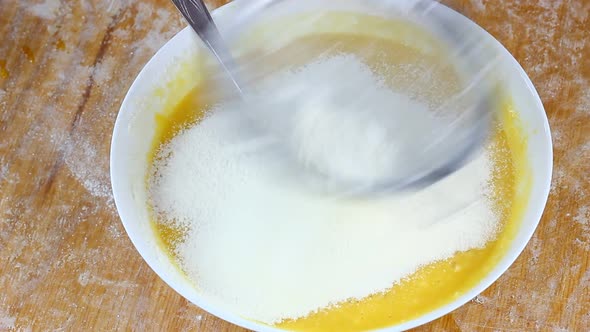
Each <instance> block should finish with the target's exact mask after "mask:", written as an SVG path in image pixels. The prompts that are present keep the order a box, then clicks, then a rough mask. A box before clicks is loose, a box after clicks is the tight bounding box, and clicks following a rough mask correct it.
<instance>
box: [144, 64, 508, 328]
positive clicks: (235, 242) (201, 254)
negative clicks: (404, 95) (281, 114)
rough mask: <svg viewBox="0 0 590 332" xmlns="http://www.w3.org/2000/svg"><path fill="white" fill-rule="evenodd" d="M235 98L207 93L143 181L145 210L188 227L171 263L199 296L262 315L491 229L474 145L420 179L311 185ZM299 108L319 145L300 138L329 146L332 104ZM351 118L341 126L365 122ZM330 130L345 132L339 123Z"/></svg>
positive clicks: (387, 282)
mask: <svg viewBox="0 0 590 332" xmlns="http://www.w3.org/2000/svg"><path fill="white" fill-rule="evenodd" d="M334 61H342V58H335V59H334ZM346 61H349V60H346ZM329 62H330V59H328V60H322V62H320V63H316V64H313V65H311V66H308V67H304V68H302V69H300V71H299V72H290V73H284V74H282V75H287V76H283V77H282V78H280V77H276V78H272V79H271V82H273V84H274V87H275V89H276V91H279V92H281V91H282V92H287V91H288V89H286V86H281V84H280V83H281V82H282V81H284V82H287V81H288V80H286V77H287V78H288V77H289V75H303V76H305V75H307V76H308V77H313V75H314V74H313V73H306V71H308V70H320V71H321V70H324V69H327V68H328V67H329V66H330V63H329ZM352 70H357V71H360V72H359V75H365V74H366V72H365V73H362V72H363V71H364V70H365V69H363V68H362V67H356V68H353V69H352ZM348 73H350V72H348ZM359 79H361V81H362V78H359ZM373 84H377V82H374V83H373ZM383 93H384V94H385V92H383ZM278 95H279V97H276V98H282V97H280V94H278ZM390 96H393V97H395V98H397V100H402V99H399V98H398V97H399V96H396V95H395V94H391V95H390ZM342 97H343V98H344V96H342ZM393 97H392V98H393ZM268 98H269V99H270V104H267V105H271V104H272V102H273V97H268ZM384 98H385V97H384ZM344 99H346V98H344ZM275 101H276V100H275ZM277 102H282V101H281V100H278V101H277ZM382 102H384V101H383V100H382ZM403 102H404V103H406V105H412V104H411V103H412V102H410V101H407V100H403ZM317 105H321V106H322V107H317ZM336 105H339V104H336ZM244 107H247V105H246V104H241V103H231V104H230V103H228V104H222V105H218V107H217V108H216V109H215V110H213V111H212V112H211V113H210V114H209V115H208V116H207V117H206V118H205V119H204V120H203V121H201V122H199V123H198V124H196V125H194V126H193V127H191V128H188V129H186V130H184V131H183V132H181V133H179V134H178V135H177V136H176V137H175V138H174V139H172V141H171V142H170V143H168V144H166V145H165V146H164V147H163V148H162V149H161V151H160V153H159V158H158V159H157V161H156V165H155V171H154V174H153V176H152V178H151V182H150V194H151V199H152V203H153V206H154V209H155V211H156V212H157V213H158V214H159V215H161V216H164V218H166V219H168V220H172V221H174V222H176V223H178V224H179V225H182V226H186V229H188V231H187V234H186V236H185V237H184V238H183V240H182V241H181V243H179V244H178V246H177V248H176V250H177V256H178V257H179V260H180V264H181V266H182V268H183V270H184V271H185V272H186V273H187V275H188V276H189V278H190V279H191V280H192V281H193V282H194V283H195V285H196V287H198V288H199V289H200V291H201V292H202V293H203V294H204V295H205V296H207V297H208V298H209V299H210V300H212V301H216V302H217V303H219V304H220V305H223V306H225V307H227V308H228V309H230V310H232V311H234V312H235V313H237V314H239V315H241V316H244V317H247V318H250V319H253V320H257V321H261V322H265V323H270V324H272V323H278V322H280V321H282V320H284V319H288V318H300V317H303V316H306V315H308V314H309V313H311V312H314V311H316V310H320V309H322V308H326V307H329V306H332V305H337V304H338V303H340V302H342V301H346V300H350V299H362V298H364V297H366V296H368V295H371V294H374V293H379V292H383V291H386V290H387V289H389V288H390V287H391V286H392V285H393V284H395V283H396V282H398V281H399V280H401V279H402V278H404V277H407V276H410V275H411V274H412V273H413V272H415V271H416V270H417V269H418V268H419V267H421V266H424V265H426V264H429V263H432V262H435V261H437V260H442V259H446V258H449V257H451V256H453V255H454V254H455V253H457V252H460V251H466V250H469V249H472V248H479V247H482V246H484V245H485V244H486V242H487V241H488V240H490V239H491V238H492V237H493V236H494V235H495V232H496V230H497V229H496V228H497V223H498V217H497V216H496V215H495V214H494V213H493V211H492V207H491V203H490V202H489V201H488V199H487V195H488V184H487V183H488V179H489V177H490V164H491V162H490V159H489V156H488V155H487V154H486V153H483V154H481V155H480V156H479V157H478V158H476V159H475V160H473V161H472V162H471V163H470V164H468V165H467V166H466V167H464V168H463V169H461V170H460V171H458V172H456V173H455V174H452V175H451V176H449V177H447V178H445V179H444V180H442V181H440V182H438V183H436V184H434V185H432V186H430V187H428V188H427V189H425V190H422V191H418V192H414V193H405V194H403V195H398V196H392V197H384V198H380V199H372V200H361V199H344V198H337V197H332V196H327V195H318V194H316V193H314V192H310V191H309V188H308V187H307V186H306V185H303V184H302V183H301V181H300V180H299V179H298V177H297V176H296V175H295V174H291V173H290V172H291V170H290V169H289V168H286V167H284V165H283V164H282V163H280V162H276V158H275V157H276V156H275V155H274V154H273V153H267V152H266V151H267V150H265V149H260V146H261V145H265V144H266V143H267V142H266V141H265V140H260V138H259V137H258V136H256V135H254V134H253V133H252V132H251V130H250V129H248V128H245V127H244V126H243V119H242V118H241V117H242V115H243V114H244V112H246V111H249V109H244ZM264 107H266V106H264ZM264 107H263V108H264ZM309 109H311V110H312V111H313V114H317V116H314V118H313V120H314V121H297V122H296V125H297V126H300V128H299V129H300V130H301V133H309V132H310V131H311V132H312V133H313V134H312V135H310V136H313V143H315V145H319V148H318V147H315V146H313V145H314V144H311V141H310V145H302V147H303V149H307V148H306V147H309V148H310V149H312V150H314V153H320V155H321V153H324V152H325V153H327V154H333V153H334V151H330V150H328V151H326V149H328V147H329V148H330V149H338V145H337V144H335V143H336V141H331V139H332V138H333V137H335V136H332V135H333V133H331V132H330V131H329V130H328V129H327V128H330V122H332V121H334V119H333V114H332V115H330V114H329V113H330V112H336V111H337V110H336V109H334V108H330V103H329V102H325V101H324V102H322V103H320V104H316V105H315V106H314V107H312V108H309ZM263 111H264V109H263ZM282 111H284V110H282ZM324 112H326V113H328V115H326V116H325V114H324ZM354 123H355V122H354V121H350V122H348V123H347V127H350V128H348V129H349V130H352V131H353V132H354V131H355V130H357V131H363V130H365V129H364V128H360V129H359V128H358V127H354ZM361 124H362V122H361ZM313 126H317V127H316V128H310V127H313ZM324 128H326V129H324ZM322 133H325V134H326V135H327V136H323V135H322ZM340 135H342V136H343V137H341V138H342V140H343V141H344V142H349V141H348V140H349V139H350V137H346V135H347V131H343V132H341V133H340ZM324 137H326V139H327V141H326V144H327V145H326V146H323V144H324ZM358 139H360V140H363V139H364V138H363V137H362V136H361V137H360V138H358ZM377 141H378V140H377ZM350 144H355V142H352V141H351V142H350ZM322 151H324V152H322ZM361 152H362V151H361ZM303 153H305V151H304V152H303ZM327 162H328V163H329V162H330V161H329V160H328V161H327ZM363 162H365V163H366V162H368V161H367V160H364V161H363ZM369 162H370V160H369ZM351 167H353V166H351ZM363 167H365V168H366V166H363ZM369 167H371V165H369ZM353 168H354V167H353Z"/></svg>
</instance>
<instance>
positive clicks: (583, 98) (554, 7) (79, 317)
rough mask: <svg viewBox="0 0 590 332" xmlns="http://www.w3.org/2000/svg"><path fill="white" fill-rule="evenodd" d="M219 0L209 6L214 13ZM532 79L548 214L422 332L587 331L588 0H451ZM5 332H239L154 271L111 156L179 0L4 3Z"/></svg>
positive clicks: (0, 319) (0, 185) (0, 203)
mask: <svg viewBox="0 0 590 332" xmlns="http://www.w3.org/2000/svg"><path fill="white" fill-rule="evenodd" d="M222 2H223V1H212V2H210V5H211V6H212V7H215V6H219V5H221V4H222ZM446 2H447V3H448V4H449V5H450V6H452V7H453V8H455V9H457V10H459V11H460V12H462V13H464V14H465V15H466V16H468V17H470V18H472V19H473V20H474V21H476V22H477V23H479V24H480V25H481V26H482V27H484V28H485V29H487V30H488V31H489V32H490V33H491V34H492V35H494V36H495V37H496V38H497V39H498V40H500V41H501V42H502V43H503V44H504V45H505V46H506V47H507V48H508V49H509V50H510V51H511V52H512V54H513V55H514V56H515V57H516V58H517V59H518V60H519V62H520V63H521V64H522V66H523V67H524V69H525V70H526V71H527V72H528V73H529V75H530V77H531V79H532V81H533V82H534V84H535V86H536V87H537V89H538V91H539V93H540V95H541V98H542V99H543V102H544V104H545V107H546V110H547V114H548V115H549V118H550V123H551V127H552V130H553V136H554V144H555V171H554V179H553V183H552V189H551V194H550V197H549V203H548V205H547V208H546V210H545V214H544V216H543V219H542V221H541V224H540V225H539V228H538V229H537V232H536V233H535V236H534V238H533V239H532V241H531V242H530V243H529V245H528V246H527V248H526V250H525V252H524V253H523V254H522V255H521V256H520V257H519V259H518V260H517V261H516V263H515V264H514V265H513V266H512V267H511V268H510V269H509V271H508V272H507V273H506V274H504V275H503V276H502V277H501V278H500V280H498V281H497V282H496V283H495V284H494V285H493V286H491V287H490V288H489V289H488V290H486V291H485V292H484V293H483V294H482V295H480V296H478V297H477V298H476V299H475V300H473V301H471V302H470V303H468V304H466V305H465V306H463V307H461V308H459V309H458V310H456V311H454V312H453V313H451V314H449V315H447V316H445V317H443V318H441V319H439V320H437V321H435V322H433V323H431V324H428V325H426V326H423V327H420V328H418V329H416V331H588V330H590V291H589V289H590V265H589V257H590V184H589V181H588V175H589V174H590V38H589V34H590V31H589V30H590V28H589V27H590V14H589V13H590V1H588V0H570V1H557V0H544V1H537V0H526V1H524V0H523V1H517V0H510V1H494V0H488V1H486V0H471V1H461V0H456V1H453V0H451V1H446ZM0 14H1V15H0V36H2V39H1V42H0V252H1V255H0V331H5V330H8V331H12V330H16V331H27V330H28V331H31V330H32V331H37V330H43V331H44V330H67V331H81V330H137V331H165V330H171V331H177V330H178V331H180V330H187V331H188V330H192V331H242V329H240V328H238V327H235V326H232V325H231V324H229V323H226V322H223V321H222V320H220V319H218V318H215V317H214V316H211V315H209V314H207V313H206V312H204V311H202V310H200V309H199V308H197V307H196V306H194V305H192V304H190V303H188V302H187V301H186V300H184V299H183V298H182V297H181V296H180V295H178V294H176V293H175V292H174V291H173V290H172V289H171V288H169V287H168V286H167V285H166V284H164V283H163V282H162V281H161V280H160V279H159V278H158V277H157V276H156V275H155V274H154V273H153V272H152V271H151V270H150V269H149V267H148V266H147V265H146V264H145V263H144V262H143V260H142V259H141V257H140V256H139V254H138V253H137V252H136V250H135V249H134V247H133V246H132V244H131V242H130V241H129V240H128V238H127V236H126V235H125V232H124V229H123V227H122V225H121V222H120V220H119V218H118V216H117V213H116V210H115V207H114V203H113V198H112V195H111V190H110V181H109V173H108V172H109V169H108V162H109V145H110V137H111V132H112V128H113V124H114V122H115V118H116V115H117V111H118V108H119V106H120V104H121V101H122V99H123V97H124V95H125V92H126V90H127V89H128V88H129V86H130V84H131V82H132V80H133V78H134V77H135V76H136V75H137V73H138V72H139V71H140V69H141V68H142V66H143V65H144V64H145V62H146V61H147V60H148V59H149V58H150V57H151V56H152V55H153V54H154V53H155V51H156V50H157V49H158V48H159V47H160V46H161V45H163V44H164V43H165V42H166V41H167V40H168V39H169V38H170V37H171V36H172V35H173V34H174V33H175V32H177V31H178V30H180V29H181V28H182V27H183V26H184V22H183V21H182V19H181V18H180V15H179V14H177V12H176V11H175V10H174V8H173V6H172V5H171V3H169V1H167V0H144V1H130V0H109V1H100V0H81V1H66V0H61V1H60V0H41V1H35V0H21V1H18V0H0Z"/></svg>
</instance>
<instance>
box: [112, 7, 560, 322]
mask: <svg viewBox="0 0 590 332" xmlns="http://www.w3.org/2000/svg"><path fill="white" fill-rule="evenodd" d="M247 2H248V0H236V1H234V2H232V3H230V4H228V5H225V6H223V7H221V8H219V9H217V10H215V11H214V13H213V16H214V18H215V20H216V21H217V23H218V25H219V26H220V29H221V30H222V31H223V28H224V27H227V26H230V24H229V23H230V22H231V20H232V19H233V17H234V16H235V13H237V12H239V11H240V10H243V6H244V4H246V3H247ZM407 2H408V3H409V1H407ZM316 3H321V2H320V1H318V2H316ZM328 3H330V4H331V5H330V6H334V3H338V4H339V5H340V6H346V7H344V8H347V9H351V8H352V9H354V8H353V7H354V6H352V7H349V6H347V5H346V1H339V2H328ZM436 10H440V11H441V14H443V15H448V17H449V18H451V19H452V20H454V21H455V22H457V24H460V25H463V26H464V29H466V30H468V31H472V32H473V33H476V34H478V35H479V36H480V37H481V40H482V41H486V42H489V43H490V44H491V45H493V47H495V48H497V49H498V50H499V51H500V52H501V54H502V55H503V56H504V58H505V60H503V62H502V64H501V67H500V68H501V71H502V73H501V76H502V77H505V78H507V79H506V81H507V85H508V86H507V91H509V92H510V93H511V94H512V99H513V103H514V107H515V110H516V111H517V112H518V114H519V116H520V119H521V120H522V123H523V127H524V128H523V129H524V131H525V133H524V134H525V136H526V137H527V138H528V147H527V148H528V149H527V158H528V160H529V162H530V166H531V172H532V188H531V193H530V198H529V200H528V205H527V208H526V211H525V213H524V217H523V220H522V223H521V226H520V229H519V231H518V233H517V235H516V237H515V238H514V240H513V242H512V245H511V247H510V249H509V250H508V252H507V253H506V254H505V256H504V257H503V259H502V260H501V261H500V262H499V263H498V264H497V265H496V266H495V268H494V269H493V270H492V271H491V272H490V273H489V274H488V275H487V276H486V277H485V278H484V279H482V280H481V281H480V282H479V283H478V284H477V285H476V286H475V287H473V288H472V289H471V290H469V291H468V292H467V293H465V294H464V295H463V296H461V297H459V298H458V299H456V300H455V301H453V302H451V303H449V304H447V305H444V306H442V307H440V308H438V309H436V310H434V311H431V312H429V313H427V314H425V315H423V316H421V317H419V318H417V319H414V320H411V321H408V322H405V323H402V324H399V325H396V326H391V327H388V328H384V329H382V330H383V331H398V330H405V329H409V328H412V327H416V326H418V325H421V324H425V323H427V322H430V321H432V320H434V319H436V318H439V317H441V316H443V315H445V314H447V313H449V312H451V311H452V310H454V309H456V308H457V307H459V306H461V305H463V304H465V303H466V302H467V301H469V300H470V299H472V298H473V297H475V296H476V295H477V294H479V293H480V292H482V291H483V290H485V289H486V288H487V287H488V286H490V285H491V284H492V283H493V282H494V281H495V280H496V279H498V278H499V277H500V275H501V274H502V273H504V271H506V269H508V267H509V266H510V265H511V264H512V263H513V262H514V261H515V260H516V258H517V257H518V255H519V254H520V253H521V252H522V250H523V249H524V247H525V245H526V244H527V242H528V241H529V239H530V238H531V236H532V234H533V232H534V230H535V228H536V226H537V224H538V223H539V220H540V218H541V215H542V213H543V209H544V207H545V203H546V201H547V196H548V194H549V187H550V182H551V171H552V158H553V157H552V146H551V134H550V131H549V124H548V121H547V117H546V115H545V111H544V109H543V105H542V103H541V100H540V98H539V96H538V94H537V92H536V90H535V88H534V87H533V84H532V83H531V81H530V80H529V78H528V77H527V75H526V73H525V72H524V70H523V69H522V67H521V66H520V65H519V64H518V63H517V62H516V60H515V59H514V58H513V57H512V56H511V55H510V53H509V52H508V51H507V50H506V49H505V48H504V47H503V46H502V45H501V44H500V43H499V42H498V41H496V40H495V39H494V38H493V37H492V36H491V35H489V34H488V33H487V32H486V31H484V30H483V29H481V28H480V27H479V26H477V25H476V24H475V23H473V22H471V21H470V20H469V19H467V18H465V17H464V16H462V15H461V14H458V13H457V12H455V11H453V10H451V9H449V8H447V7H444V6H438V7H437V8H436ZM203 51H204V50H203V48H202V47H201V43H200V41H198V40H197V38H196V37H195V35H194V33H193V32H192V31H191V30H190V29H188V28H186V29H184V30H182V31H181V32H180V33H178V34H177V35H176V36H175V37H174V38H172V39H171V40H170V41H169V42H168V43H167V44H166V45H164V46H163V47H162V48H161V49H160V50H159V51H158V52H157V54H156V55H155V56H154V57H153V58H152V59H151V60H150V61H149V62H148V64H147V65H146V66H145V67H144V68H143V70H142V71H141V73H140V74H139V75H138V77H137V78H136V80H135V82H134V83H133V85H132V86H131V88H130V89H129V92H128V93H127V96H126V97H125V100H124V101H123V104H122V106H121V109H120V111H119V115H118V117H117V121H116V123H115V129H114V132H113V138H112V144H111V182H112V187H113V195H114V198H115V203H116V205H117V210H118V212H119V215H120V217H121V221H122V222H123V225H124V227H125V230H126V231H127V234H128V235H129V238H130V239H131V241H132V242H133V244H134V245H135V247H136V248H137V251H139V253H140V254H141V256H142V257H143V258H144V260H145V261H146V262H147V263H148V265H149V266H150V267H151V268H152V269H153V270H154V271H155V272H156V273H157V274H158V275H159V276H160V278H162V279H163V280H164V281H165V282H166V283H167V284H168V285H170V287H172V288H173V289H174V290H176V291H177V292H178V293H179V294H181V295H182V296H184V297H185V298H186V299H188V300H189V301H191V302H192V303H194V304H196V305H197V306H199V307H201V308H202V309H204V310H206V311H208V312H210V313H211V314H213V315H215V316H217V317H220V318H222V319H224V320H226V321H229V322H231V323H234V324H236V325H239V326H242V327H245V328H248V329H252V330H258V331H281V330H280V329H277V328H273V327H269V326H266V325H262V324H259V323H256V322H253V321H250V320H248V319H245V318H243V317H240V316H239V315H237V314H236V313H232V312H229V311H226V310H225V309H223V308H221V307H220V306H217V305H215V304H214V303H213V301H211V300H210V299H207V298H205V297H204V296H203V295H202V294H199V292H198V291H197V290H196V289H195V288H194V287H193V286H192V285H191V283H190V281H189V280H187V279H186V277H185V276H184V275H183V274H182V273H181V272H180V271H179V269H178V268H176V267H175V265H174V263H173V262H172V261H171V259H170V258H169V256H168V255H167V254H166V252H165V251H164V250H163V248H161V247H160V246H159V245H158V244H157V240H156V239H157V238H156V234H155V233H154V230H153V228H152V226H151V225H150V218H149V213H148V206H147V193H146V180H145V179H146V172H147V169H148V168H147V167H148V157H147V156H148V153H149V151H150V149H151V147H152V138H153V135H154V130H155V120H154V114H155V113H157V112H159V111H161V110H162V109H164V108H165V107H166V106H167V105H168V106H169V105H171V103H174V102H177V101H179V100H180V98H182V96H184V95H185V94H186V93H187V92H188V91H189V89H190V88H191V87H192V86H191V82H193V83H194V82H195V80H196V79H199V77H195V75H197V74H198V68H197V67H196V66H197V63H196V61H193V62H191V60H190V59H191V58H196V57H195V54H197V53H198V52H203ZM179 80H180V81H183V80H184V82H186V84H178V85H176V86H174V89H169V91H167V92H165V93H162V91H161V90H162V89H163V88H164V87H165V86H166V84H168V83H169V82H171V81H179Z"/></svg>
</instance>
